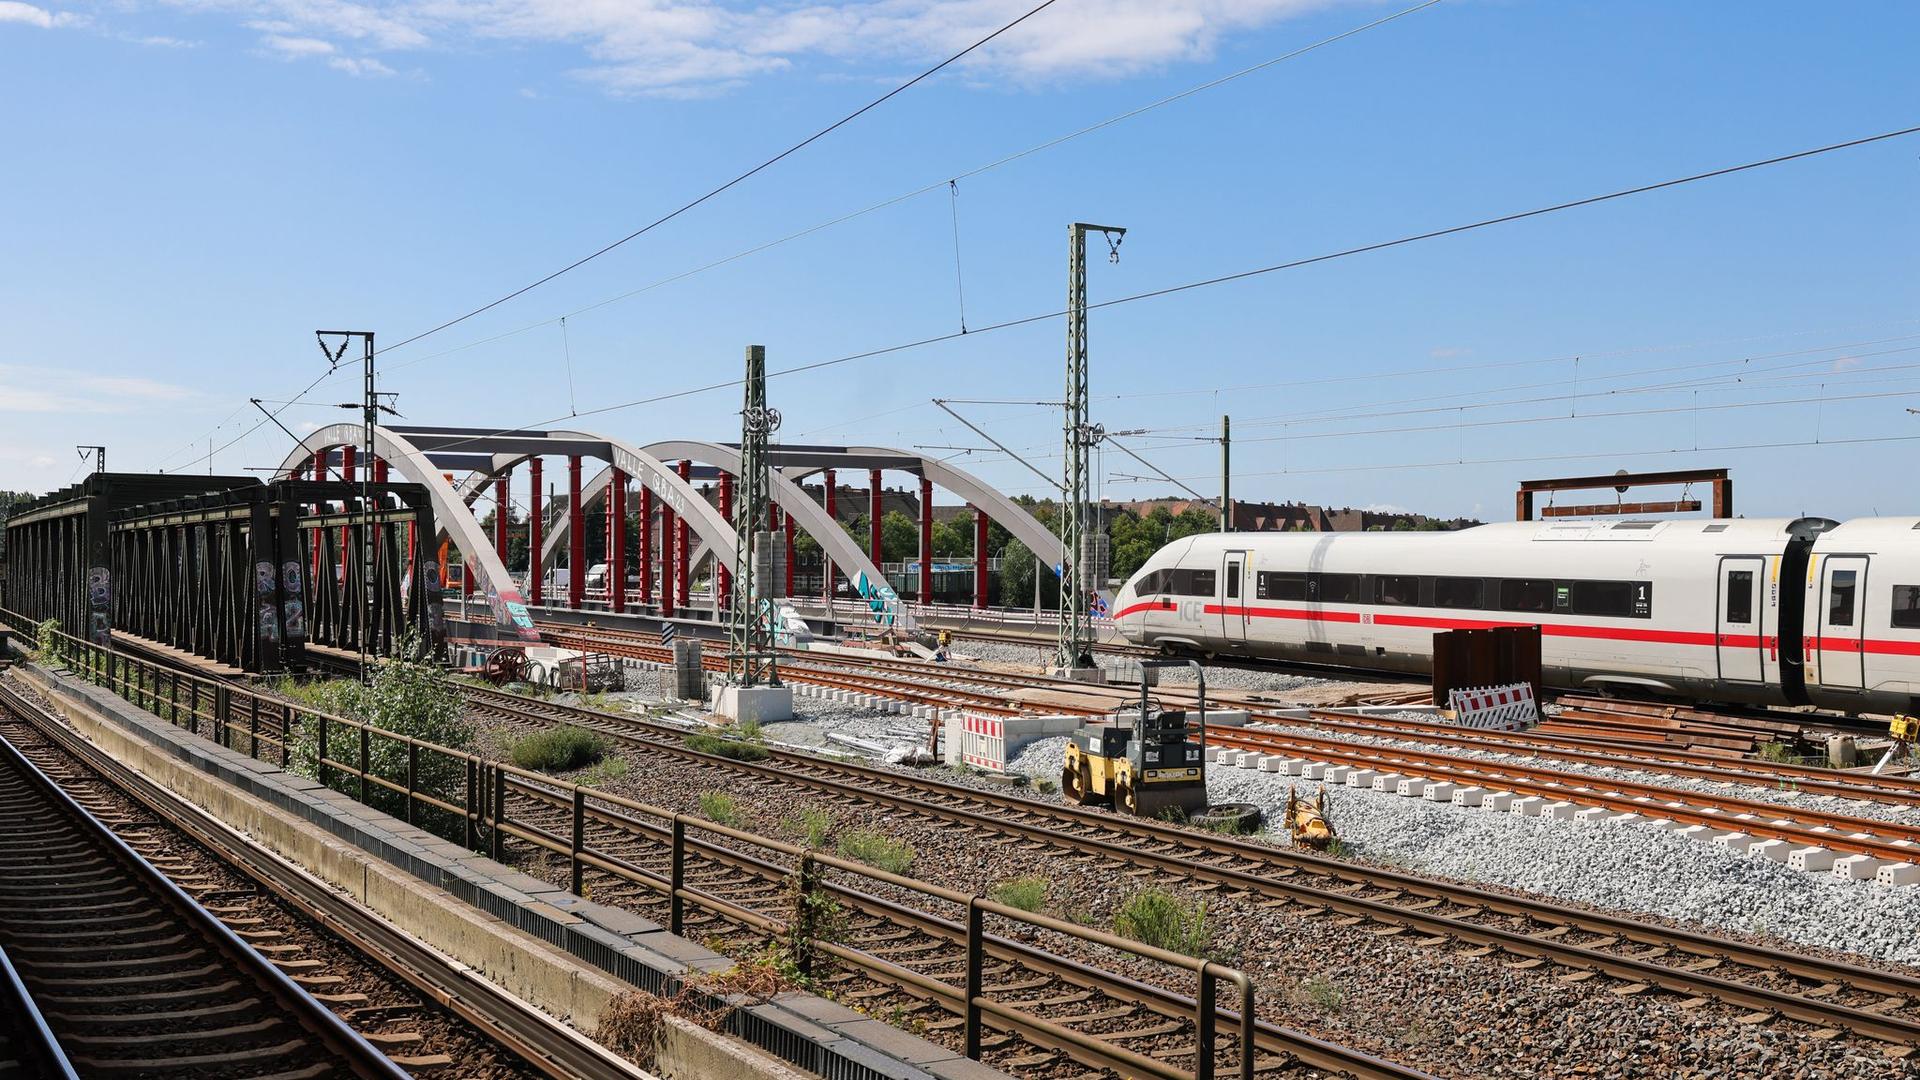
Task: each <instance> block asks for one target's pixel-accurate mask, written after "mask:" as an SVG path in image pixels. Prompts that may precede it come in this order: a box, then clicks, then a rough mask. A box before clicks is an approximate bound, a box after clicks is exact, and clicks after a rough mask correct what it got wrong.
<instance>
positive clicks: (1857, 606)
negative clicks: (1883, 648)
mask: <svg viewBox="0 0 1920 1080" xmlns="http://www.w3.org/2000/svg"><path fill="white" fill-rule="evenodd" d="M1820 584H1821V589H1820V596H1821V604H1820V685H1822V686H1830V687H1834V688H1836V689H1842V690H1859V689H1863V688H1865V686H1866V674H1867V673H1866V669H1865V667H1864V661H1865V654H1864V653H1863V652H1862V650H1861V642H1862V639H1863V638H1865V636H1866V629H1867V627H1866V623H1867V620H1866V614H1867V613H1866V607H1867V557H1866V556H1865V555H1830V556H1828V557H1827V558H1825V559H1823V560H1821V563H1820Z"/></svg>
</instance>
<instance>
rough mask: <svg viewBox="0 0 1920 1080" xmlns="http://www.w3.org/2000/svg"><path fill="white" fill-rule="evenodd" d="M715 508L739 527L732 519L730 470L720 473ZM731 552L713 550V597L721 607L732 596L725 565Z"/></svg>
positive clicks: (730, 522)
mask: <svg viewBox="0 0 1920 1080" xmlns="http://www.w3.org/2000/svg"><path fill="white" fill-rule="evenodd" d="M715 508H716V509H718V510H719V511H720V516H721V517H723V518H726V519H727V523H728V524H731V525H733V526H734V527H735V528H736V529H737V528H739V525H738V524H737V523H735V522H734V520H733V474H732V473H730V472H725V471H722V472H721V473H720V493H719V498H718V502H717V503H716V506H715ZM733 554H734V553H733V552H731V551H728V552H718V551H716V552H714V571H713V581H714V590H715V591H714V599H715V601H716V602H717V604H718V606H719V607H722V608H725V607H727V606H728V605H729V604H730V603H731V602H732V598H733V571H732V570H731V569H729V568H728V566H727V562H728V560H730V559H731V558H733Z"/></svg>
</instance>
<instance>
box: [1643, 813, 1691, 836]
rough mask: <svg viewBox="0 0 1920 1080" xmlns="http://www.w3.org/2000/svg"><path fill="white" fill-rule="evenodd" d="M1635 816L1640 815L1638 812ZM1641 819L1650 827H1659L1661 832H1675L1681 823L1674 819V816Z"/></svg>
mask: <svg viewBox="0 0 1920 1080" xmlns="http://www.w3.org/2000/svg"><path fill="white" fill-rule="evenodd" d="M1634 816H1635V817H1639V815H1637V814H1636V815H1634ZM1640 820H1641V822H1642V823H1643V824H1645V825H1646V826H1647V827H1648V828H1650V829H1658V830H1660V831H1661V832H1673V831H1674V830H1675V829H1678V828H1679V827H1680V823H1679V822H1677V821H1675V820H1673V819H1672V818H1663V817H1657V818H1640Z"/></svg>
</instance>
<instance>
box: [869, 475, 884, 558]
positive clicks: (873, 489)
mask: <svg viewBox="0 0 1920 1080" xmlns="http://www.w3.org/2000/svg"><path fill="white" fill-rule="evenodd" d="M882 511H883V507H882V505H881V500H880V470H879V469H868V470H867V519H868V522H869V524H870V525H871V526H872V527H871V529H870V530H869V531H870V532H871V533H872V534H873V535H872V536H870V537H869V538H868V542H867V550H868V553H869V554H870V555H871V556H872V558H873V565H874V566H875V567H880V556H881V555H882V554H884V552H883V551H882V550H881V546H880V515H881V513H882ZM881 572H882V573H885V568H884V567H882V568H881ZM874 584H875V585H884V584H886V583H885V582H881V581H876V582H874Z"/></svg>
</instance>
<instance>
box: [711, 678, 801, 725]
mask: <svg viewBox="0 0 1920 1080" xmlns="http://www.w3.org/2000/svg"><path fill="white" fill-rule="evenodd" d="M713 711H714V712H716V713H719V714H720V715H721V716H724V717H726V718H727V719H729V720H732V721H734V722H736V723H746V722H747V721H749V720H751V721H753V722H754V723H759V724H770V723H776V722H778V721H781V720H791V719H793V691H792V690H791V689H789V688H788V687H785V686H726V685H721V686H716V687H714V691H713Z"/></svg>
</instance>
